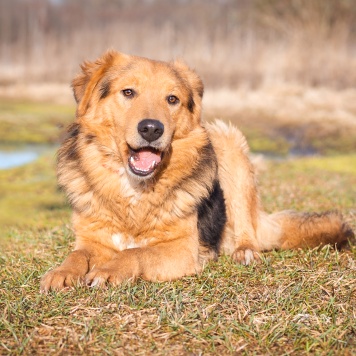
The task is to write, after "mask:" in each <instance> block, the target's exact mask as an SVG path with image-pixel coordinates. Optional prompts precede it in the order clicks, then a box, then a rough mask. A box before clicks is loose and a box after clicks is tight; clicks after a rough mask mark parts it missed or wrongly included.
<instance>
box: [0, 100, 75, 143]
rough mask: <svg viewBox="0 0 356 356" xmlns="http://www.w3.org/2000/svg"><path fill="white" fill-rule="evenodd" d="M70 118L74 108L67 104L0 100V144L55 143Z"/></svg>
mask: <svg viewBox="0 0 356 356" xmlns="http://www.w3.org/2000/svg"><path fill="white" fill-rule="evenodd" d="M74 114H75V108H74V106H73V105H70V104H53V103H43V102H34V101H26V100H18V99H12V100H11V99H0V134H1V143H2V144H18V143H23V142H26V143H53V142H58V138H59V137H60V135H61V133H62V132H63V130H64V127H65V126H67V125H68V124H69V123H70V122H71V121H72V120H73V118H74ZM14 123H16V128H14Z"/></svg>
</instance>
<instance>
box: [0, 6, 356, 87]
mask: <svg viewBox="0 0 356 356" xmlns="http://www.w3.org/2000/svg"><path fill="white" fill-rule="evenodd" d="M355 19H356V6H355V3H354V1H352V0H343V1H339V0H294V1H287V2H286V1H284V0H268V1H267V0H224V1H215V2H214V1H204V0H194V1H189V2H186V1H180V0H172V1H169V2H167V1H164V0H152V1H135V2H132V1H131V2H128V1H124V0H117V1H111V0H99V1H98V0H77V1H75V2H69V1H63V2H53V1H37V0H28V1H26V2H24V1H21V0H4V1H2V2H1V3H0V25H1V27H0V29H1V36H0V64H1V66H0V83H3V84H4V85H6V84H9V83H11V82H23V81H27V82H33V81H48V80H52V81H61V82H63V81H64V82H68V81H69V80H70V79H71V78H72V77H73V75H74V74H75V72H76V71H77V70H78V64H79V63H80V62H82V61H83V60H84V59H95V58H96V57H97V56H99V55H100V54H101V53H102V52H104V51H105V50H106V49H107V48H110V47H113V48H116V49H117V50H120V51H123V52H127V53H130V54H136V55H142V56H147V57H150V58H156V59H161V60H170V59H172V58H177V57H182V58H184V59H185V60H186V61H187V62H188V63H189V64H190V65H191V66H193V67H195V68H197V69H198V71H199V72H200V73H201V75H202V76H203V78H204V80H205V81H206V82H207V83H208V85H209V86H210V87H212V86H215V87H221V86H223V87H224V86H225V87H234V88H236V87H243V86H247V87H252V88H256V87H259V86H261V85H266V84H267V85H275V84H276V83H285V82H289V83H299V84H301V85H308V86H309V85H310V86H331V87H334V88H335V87H336V88H345V87H353V86H354V85H355V82H356V74H355V73H356V56H355V23H356V21H355Z"/></svg>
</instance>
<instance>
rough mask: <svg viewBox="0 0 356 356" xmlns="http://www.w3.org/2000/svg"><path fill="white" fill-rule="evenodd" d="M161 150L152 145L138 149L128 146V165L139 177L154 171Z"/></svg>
mask: <svg viewBox="0 0 356 356" xmlns="http://www.w3.org/2000/svg"><path fill="white" fill-rule="evenodd" d="M162 157H163V152H160V151H159V150H156V149H154V148H153V147H144V148H140V149H138V150H134V149H132V148H130V154H129V167H130V169H131V171H132V172H133V173H134V174H136V175H138V176H141V177H145V176H148V175H150V174H151V173H153V172H154V170H155V169H156V168H157V167H158V165H159V164H160V163H161V161H162Z"/></svg>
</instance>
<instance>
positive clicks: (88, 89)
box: [72, 50, 124, 116]
mask: <svg viewBox="0 0 356 356" xmlns="http://www.w3.org/2000/svg"><path fill="white" fill-rule="evenodd" d="M120 57H124V55H122V54H121V53H119V52H116V51H113V50H110V51H108V52H106V53H105V54H104V55H103V56H101V57H100V58H98V59H97V60H96V61H95V62H89V61H85V62H83V63H82V64H81V66H80V67H81V69H82V72H81V73H80V74H78V75H77V76H76V77H75V78H74V79H73V81H72V88H73V93H74V98H75V100H76V102H77V104H78V107H77V116H82V115H84V114H85V113H86V111H87V109H88V107H89V102H90V98H91V96H92V94H93V91H94V89H95V87H96V86H97V84H98V82H99V81H100V79H101V78H103V76H104V75H105V73H106V72H107V71H108V69H109V68H111V67H112V66H113V65H114V64H117V62H118V61H119V59H120Z"/></svg>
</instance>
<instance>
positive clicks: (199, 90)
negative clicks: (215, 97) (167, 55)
mask: <svg viewBox="0 0 356 356" xmlns="http://www.w3.org/2000/svg"><path fill="white" fill-rule="evenodd" d="M173 66H174V68H175V69H176V70H178V72H179V75H180V76H181V77H182V78H184V80H185V81H186V82H187V83H188V84H189V86H190V87H191V89H192V90H193V92H194V94H196V95H197V96H198V97H200V99H202V98H203V94H204V84H203V82H202V80H201V79H200V77H199V75H198V74H197V73H196V72H195V71H194V70H193V69H191V68H189V67H188V66H187V65H186V64H185V63H184V62H183V61H182V60H177V61H175V62H173Z"/></svg>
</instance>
